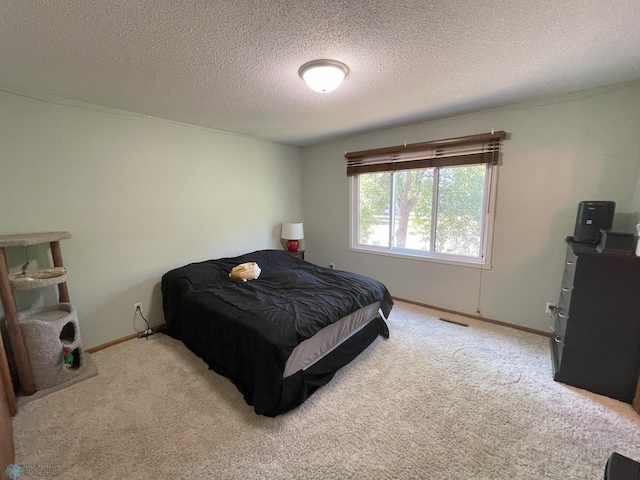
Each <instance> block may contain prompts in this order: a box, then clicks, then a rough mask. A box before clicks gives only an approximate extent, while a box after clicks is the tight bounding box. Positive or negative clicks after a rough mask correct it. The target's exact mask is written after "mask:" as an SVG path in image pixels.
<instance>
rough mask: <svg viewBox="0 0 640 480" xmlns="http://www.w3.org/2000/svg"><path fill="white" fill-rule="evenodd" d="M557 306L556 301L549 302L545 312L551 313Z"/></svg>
mask: <svg viewBox="0 0 640 480" xmlns="http://www.w3.org/2000/svg"><path fill="white" fill-rule="evenodd" d="M556 307H557V305H556V304H555V303H552V302H547V305H546V306H545V307H544V313H547V314H549V315H551V314H552V313H553V311H554V310H555V309H556Z"/></svg>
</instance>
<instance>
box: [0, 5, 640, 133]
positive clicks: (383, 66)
mask: <svg viewBox="0 0 640 480" xmlns="http://www.w3.org/2000/svg"><path fill="white" fill-rule="evenodd" d="M318 58H330V59H335V60H339V61H342V62H344V63H346V64H347V65H348V66H349V68H350V70H351V73H350V75H349V76H348V77H347V79H346V80H345V81H344V83H343V84H342V86H341V87H340V88H339V89H338V90H336V91H335V92H332V93H329V94H321V93H316V92H313V91H312V90H310V89H309V88H308V87H307V86H306V85H305V84H304V82H303V81H302V80H301V79H300V77H299V76H298V68H299V67H300V66H301V65H302V64H303V63H306V62H308V61H309V60H314V59H318ZM638 79H640V1H639V0H605V1H602V0H491V1H490V0H422V1H420V0H360V1H358V0H221V1H214V0H182V1H178V0H173V1H169V0H155V1H152V0H145V1H142V0H0V89H2V90H5V91H10V92H13V93H22V94H24V93H33V94H48V95H55V96H61V97H66V98H71V99H76V100H82V101H86V102H90V103H93V104H98V105H103V106H108V107H113V108H118V109H123V110H127V111H131V112H137V113H140V114H143V115H149V116H154V117H160V118H165V119H170V120H174V121H180V122H186V123H189V124H194V125H201V126H206V127H211V128H214V129H218V130H224V131H227V132H235V133H240V134H246V135H251V136H255V137H259V138H265V139H270V140H274V141H278V142H283V143H287V144H292V145H300V146H304V145H310V144H314V143H319V142H323V141H327V140H331V139H335V138H339V137H345V136H348V135H352V134H356V133H361V132H366V131H371V130H377V129H381V128H385V127H393V126H397V125H403V124H408V123H414V122H418V121H425V120H430V119H434V118H441V117H444V116H450V115H454V114H459V113H466V112H471V111H477V110H482V109H486V108H491V107H496V106H499V105H505V104H508V103H513V102H516V101H519V100H525V99H532V98H537V97H542V96H548V95H552V94H557V93H563V92H570V91H576V90H582V89H586V88H590V87H596V86H602V85H608V84H614V83H619V82H629V81H635V80H638Z"/></svg>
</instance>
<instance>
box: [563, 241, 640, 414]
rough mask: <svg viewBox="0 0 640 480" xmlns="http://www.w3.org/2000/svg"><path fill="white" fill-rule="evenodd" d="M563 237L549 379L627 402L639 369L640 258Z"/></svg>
mask: <svg viewBox="0 0 640 480" xmlns="http://www.w3.org/2000/svg"><path fill="white" fill-rule="evenodd" d="M566 242H567V255H566V258H565V267H564V275H563V278H562V288H561V292H560V299H559V301H558V306H557V308H556V310H555V311H554V314H553V322H554V335H553V336H552V338H551V351H552V355H553V370H554V377H553V378H554V380H556V381H559V382H562V383H566V384H568V385H572V386H575V387H579V388H584V389H586V390H589V391H591V392H594V393H599V394H601V395H606V396H608V397H611V398H615V399H618V400H621V401H623V402H627V403H631V401H632V400H633V397H634V395H635V392H636V385H637V382H638V373H639V371H640V257H636V256H635V255H632V254H631V252H630V251H629V252H610V251H607V250H605V251H603V252H602V253H598V251H597V250H596V247H595V246H594V245H586V244H580V243H576V242H573V241H572V240H571V239H570V238H568V239H567V240H566Z"/></svg>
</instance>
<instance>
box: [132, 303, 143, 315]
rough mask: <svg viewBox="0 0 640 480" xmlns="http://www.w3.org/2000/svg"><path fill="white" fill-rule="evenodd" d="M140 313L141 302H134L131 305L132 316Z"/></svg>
mask: <svg viewBox="0 0 640 480" xmlns="http://www.w3.org/2000/svg"><path fill="white" fill-rule="evenodd" d="M138 312H140V313H142V302H136V303H134V304H133V314H134V315H135V314H136V313H138Z"/></svg>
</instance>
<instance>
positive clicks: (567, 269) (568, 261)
mask: <svg viewBox="0 0 640 480" xmlns="http://www.w3.org/2000/svg"><path fill="white" fill-rule="evenodd" d="M577 264H578V256H577V255H576V254H574V253H573V251H572V250H571V249H570V248H567V256H566V257H565V259H564V274H563V276H562V286H563V287H566V288H573V278H574V277H575V275H576V265H577Z"/></svg>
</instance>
